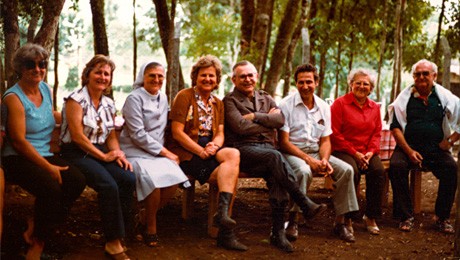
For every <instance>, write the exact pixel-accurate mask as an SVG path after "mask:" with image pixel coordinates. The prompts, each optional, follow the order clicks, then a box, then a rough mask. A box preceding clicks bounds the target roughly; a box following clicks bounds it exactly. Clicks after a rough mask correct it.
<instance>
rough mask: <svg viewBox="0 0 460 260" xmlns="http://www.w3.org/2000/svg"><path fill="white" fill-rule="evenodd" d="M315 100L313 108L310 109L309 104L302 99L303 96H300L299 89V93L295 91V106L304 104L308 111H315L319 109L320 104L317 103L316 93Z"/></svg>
mask: <svg viewBox="0 0 460 260" xmlns="http://www.w3.org/2000/svg"><path fill="white" fill-rule="evenodd" d="M313 100H314V101H315V102H314V104H313V108H312V109H308V108H307V106H305V104H304V103H303V100H302V97H301V96H300V93H299V91H297V93H295V95H294V105H295V106H300V105H302V106H304V107H305V108H307V109H308V111H310V112H315V111H316V110H317V109H318V105H317V104H316V96H315V95H313Z"/></svg>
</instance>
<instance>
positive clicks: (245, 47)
mask: <svg viewBox="0 0 460 260" xmlns="http://www.w3.org/2000/svg"><path fill="white" fill-rule="evenodd" d="M240 7H241V40H240V53H239V55H238V56H239V59H240V60H242V59H246V55H248V54H249V52H250V44H251V36H252V26H253V24H254V14H255V5H254V0H247V1H240Z"/></svg>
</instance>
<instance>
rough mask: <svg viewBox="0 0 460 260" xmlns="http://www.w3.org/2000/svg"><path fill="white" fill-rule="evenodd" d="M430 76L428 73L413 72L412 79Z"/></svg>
mask: <svg viewBox="0 0 460 260" xmlns="http://www.w3.org/2000/svg"><path fill="white" fill-rule="evenodd" d="M430 74H431V72H429V71H419V72H414V77H416V78H420V77H421V76H422V75H423V76H425V77H428V76H429V75H430Z"/></svg>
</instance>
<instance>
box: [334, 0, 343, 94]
mask: <svg viewBox="0 0 460 260" xmlns="http://www.w3.org/2000/svg"><path fill="white" fill-rule="evenodd" d="M344 2H345V1H344V0H342V1H341V2H340V11H339V23H342V20H343V19H342V18H343V8H344ZM338 42H339V43H338V46H337V60H336V68H335V86H336V87H335V92H334V100H335V99H337V98H338V97H339V90H340V70H341V68H342V66H341V64H340V63H341V59H342V41H340V40H339V41H338Z"/></svg>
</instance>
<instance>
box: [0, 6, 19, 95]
mask: <svg viewBox="0 0 460 260" xmlns="http://www.w3.org/2000/svg"><path fill="white" fill-rule="evenodd" d="M1 13H2V17H3V34H4V37H5V66H4V67H5V80H6V81H7V84H6V86H4V88H9V87H11V86H13V84H14V83H15V79H16V76H15V73H14V69H13V66H12V61H13V55H14V53H15V52H16V50H17V49H18V48H19V25H18V1H16V0H3V5H2V10H1ZM3 84H4V82H2V85H3Z"/></svg>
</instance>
